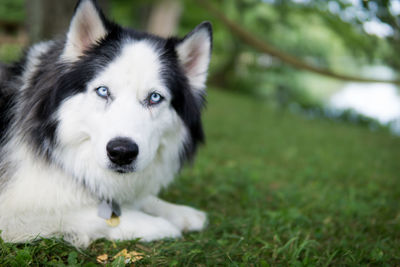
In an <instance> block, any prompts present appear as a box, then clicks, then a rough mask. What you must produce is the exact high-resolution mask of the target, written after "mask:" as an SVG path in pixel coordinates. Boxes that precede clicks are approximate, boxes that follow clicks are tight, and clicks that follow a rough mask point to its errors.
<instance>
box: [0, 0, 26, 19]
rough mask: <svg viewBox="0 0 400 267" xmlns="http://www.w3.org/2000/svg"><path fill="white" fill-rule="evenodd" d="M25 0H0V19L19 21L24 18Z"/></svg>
mask: <svg viewBox="0 0 400 267" xmlns="http://www.w3.org/2000/svg"><path fill="white" fill-rule="evenodd" d="M24 2H25V0H0V21H1V22H9V23H10V22H21V21H22V20H23V19H24V16H25V13H24V8H23V5H24Z"/></svg>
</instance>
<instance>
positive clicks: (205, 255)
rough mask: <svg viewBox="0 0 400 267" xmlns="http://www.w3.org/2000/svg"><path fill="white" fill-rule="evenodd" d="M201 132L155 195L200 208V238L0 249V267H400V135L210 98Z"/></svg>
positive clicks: (219, 95)
mask: <svg viewBox="0 0 400 267" xmlns="http://www.w3.org/2000/svg"><path fill="white" fill-rule="evenodd" d="M205 129H206V132H207V136H208V141H207V145H206V146H204V147H203V148H202V149H201V150H200V153H199V155H198V157H197V160H196V162H195V164H194V166H193V167H192V168H186V169H184V171H183V172H182V174H181V175H180V177H179V178H178V179H177V180H176V182H175V183H174V184H172V185H171V186H170V188H169V189H168V190H166V191H165V192H163V194H162V195H163V197H164V198H166V199H167V200H169V201H172V202H175V203H182V204H187V205H192V206H194V207H197V208H201V209H203V210H205V211H207V212H208V214H209V220H210V222H209V226H208V228H207V229H206V230H205V231H203V232H201V233H191V234H186V235H185V236H184V238H183V239H181V240H172V241H159V242H153V243H140V242H138V241H132V242H122V243H118V242H117V243H112V242H108V241H104V240H100V241H97V242H96V243H94V244H93V245H92V246H90V247H89V248H88V249H87V250H84V251H77V250H75V249H73V248H71V247H69V246H68V245H67V244H65V243H63V242H62V241H60V240H43V241H38V242H36V243H35V244H23V245H10V244H4V243H1V244H0V252H1V256H0V266H3V265H5V266H8V265H10V266H23V265H26V264H32V265H38V264H43V263H46V264H48V265H57V266H59V265H62V264H69V265H86V266H92V265H94V264H95V262H96V257H97V256H98V255H101V254H104V253H107V254H109V255H110V256H113V255H115V254H116V253H117V252H119V251H120V250H122V249H123V248H127V249H128V250H135V251H139V252H142V253H144V254H145V255H146V256H145V258H144V259H143V260H141V261H139V262H137V263H135V265H138V266H140V265H151V266H152V265H159V266H215V265H229V266H252V265H254V266H289V265H290V266H358V265H363V266H364V265H371V266H385V265H386V266H394V265H398V264H400V253H399V251H400V202H399V201H400V163H399V159H400V138H398V137H393V136H390V135H389V134H388V133H386V132H374V133H372V132H370V131H368V130H367V129H366V128H361V127H357V126H353V125H349V124H344V123H336V122H329V121H326V120H322V119H321V120H319V119H318V120H308V119H306V118H303V117H301V116H297V115H293V114H290V113H285V112H279V111H276V110H273V109H270V108H269V107H268V106H267V105H265V104H264V103H263V102H261V101H258V100H256V99H254V98H250V97H244V96H239V95H232V94H228V93H224V92H216V91H213V90H210V94H209V104H208V108H207V111H206V114H205ZM109 265H110V266H123V264H122V263H121V259H117V260H114V261H112V260H111V262H110V263H109Z"/></svg>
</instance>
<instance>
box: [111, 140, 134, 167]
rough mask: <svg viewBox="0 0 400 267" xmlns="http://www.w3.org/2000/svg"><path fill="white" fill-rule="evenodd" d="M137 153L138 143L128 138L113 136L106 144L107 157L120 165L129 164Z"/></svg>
mask: <svg viewBox="0 0 400 267" xmlns="http://www.w3.org/2000/svg"><path fill="white" fill-rule="evenodd" d="M138 154H139V147H138V145H137V144H136V143H135V142H133V141H132V140H131V139H129V138H114V139H112V140H111V141H110V142H108V144H107V155H108V158H109V159H110V160H111V161H112V162H114V163H115V164H118V165H120V166H121V165H128V164H131V163H132V162H133V161H134V160H135V159H136V157H137V155H138Z"/></svg>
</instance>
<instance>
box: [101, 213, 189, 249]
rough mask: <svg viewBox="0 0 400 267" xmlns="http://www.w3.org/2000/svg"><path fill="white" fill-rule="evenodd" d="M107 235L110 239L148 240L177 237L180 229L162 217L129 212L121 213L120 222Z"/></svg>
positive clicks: (179, 235) (179, 234)
mask: <svg viewBox="0 0 400 267" xmlns="http://www.w3.org/2000/svg"><path fill="white" fill-rule="evenodd" d="M109 237H110V238H111V239H112V240H131V239H136V238H140V239H141V240H142V241H145V242H150V241H154V240H159V239H164V238H179V237H181V231H180V230H179V229H178V228H177V227H176V226H175V225H173V224H172V223H171V222H169V221H167V220H166V219H164V218H161V217H153V216H149V215H147V214H140V213H136V214H134V213H131V214H124V215H122V217H121V224H120V225H119V226H118V227H115V228H112V229H111V231H110V236H109Z"/></svg>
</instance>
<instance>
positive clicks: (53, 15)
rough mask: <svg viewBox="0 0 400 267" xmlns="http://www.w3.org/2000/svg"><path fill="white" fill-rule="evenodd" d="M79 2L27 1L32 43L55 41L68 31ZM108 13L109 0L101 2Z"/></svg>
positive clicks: (55, 0) (27, 22)
mask: <svg viewBox="0 0 400 267" xmlns="http://www.w3.org/2000/svg"><path fill="white" fill-rule="evenodd" d="M76 3H77V1H73V0H28V1H26V11H27V12H26V14H27V18H26V24H27V25H26V26H27V29H28V32H29V40H30V43H35V42H38V41H42V40H49V39H53V38H54V37H55V36H57V35H60V34H63V33H65V32H66V31H67V30H68V26H69V22H70V20H71V18H72V15H73V12H74V8H75V5H76ZM99 4H100V6H101V7H102V8H103V10H104V11H107V7H108V5H107V4H108V0H100V1H99Z"/></svg>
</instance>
